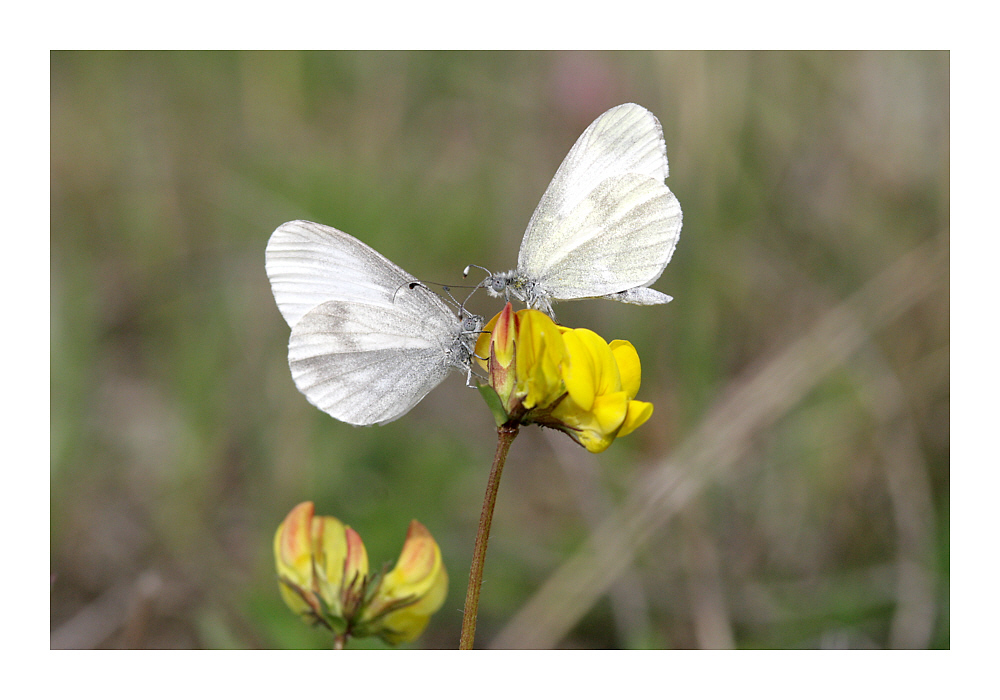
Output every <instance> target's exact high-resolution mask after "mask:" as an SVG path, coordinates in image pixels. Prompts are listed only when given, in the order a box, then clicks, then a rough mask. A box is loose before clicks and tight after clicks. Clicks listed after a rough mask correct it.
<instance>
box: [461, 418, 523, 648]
mask: <svg viewBox="0 0 1000 700" xmlns="http://www.w3.org/2000/svg"><path fill="white" fill-rule="evenodd" d="M519 429H520V425H519V424H518V423H515V422H514V421H508V422H507V423H504V424H503V425H501V426H499V427H498V428H497V451H496V454H495V455H494V457H493V466H492V467H491V468H490V478H489V481H488V482H487V483H486V496H485V497H484V498H483V512H482V514H481V515H480V516H479V531H478V532H477V533H476V546H475V549H474V550H473V552H472V568H471V569H470V570H469V588H468V590H467V591H466V594H465V611H464V614H463V615H462V638H461V640H460V641H459V644H458V648H459V649H472V644H473V641H474V639H475V637H476V617H477V616H478V615H479V589H480V588H481V587H482V585H483V566H484V565H485V564H486V545H487V544H488V543H489V539H490V525H491V524H492V523H493V507H494V506H495V505H496V502H497V491H498V490H499V489H500V474H501V473H502V472H503V465H504V462H506V461H507V452H508V451H509V450H510V445H511V443H513V442H514V438H516V437H517V432H518V430H519Z"/></svg>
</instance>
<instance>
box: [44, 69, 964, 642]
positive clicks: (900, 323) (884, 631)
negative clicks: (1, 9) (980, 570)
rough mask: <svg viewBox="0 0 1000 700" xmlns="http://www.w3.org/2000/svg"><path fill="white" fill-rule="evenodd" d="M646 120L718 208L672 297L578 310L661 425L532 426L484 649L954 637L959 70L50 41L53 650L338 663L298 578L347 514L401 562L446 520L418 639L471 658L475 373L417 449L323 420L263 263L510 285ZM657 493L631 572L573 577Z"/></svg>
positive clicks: (433, 406)
mask: <svg viewBox="0 0 1000 700" xmlns="http://www.w3.org/2000/svg"><path fill="white" fill-rule="evenodd" d="M628 101H633V102H638V103H640V104H642V105H643V106H645V107H647V108H649V109H650V110H652V111H653V113H654V114H656V115H657V116H658V117H659V119H660V121H661V123H662V125H663V131H664V135H665V139H666V142H667V152H668V156H669V161H670V178H669V180H668V181H667V184H668V185H669V186H670V188H671V189H672V190H673V192H674V193H675V194H676V195H677V197H678V199H679V201H680V203H681V206H682V208H683V211H684V227H683V231H682V234H681V239H680V243H679V245H678V247H677V251H676V254H675V255H674V257H673V260H672V261H671V263H670V265H669V266H668V267H667V269H666V271H665V273H664V275H663V276H662V277H661V279H660V280H659V281H658V282H657V283H656V284H655V287H656V288H657V289H659V290H661V291H663V292H666V293H668V294H671V295H673V296H674V298H675V300H674V301H673V303H671V304H669V305H667V306H662V307H645V308H642V307H630V306H625V305H622V304H615V303H612V302H606V301H580V302H572V303H563V304H559V305H557V307H556V312H557V313H558V314H559V320H560V321H561V322H563V323H564V324H566V325H570V326H585V327H588V328H592V329H594V330H595V331H597V332H598V333H600V334H601V335H602V336H604V337H605V338H607V339H608V340H610V339H613V338H626V339H629V340H631V341H632V342H633V344H634V345H635V346H636V348H637V350H638V352H639V356H640V357H641V359H642V362H643V378H642V389H641V391H640V393H639V396H638V398H639V399H641V400H646V401H652V402H653V403H654V404H655V407H656V408H655V413H654V415H653V417H652V419H651V420H650V422H649V423H647V424H646V425H645V426H643V427H642V428H641V429H639V430H638V431H637V432H635V433H633V434H632V435H630V436H628V437H626V438H623V439H621V440H620V441H618V442H616V443H615V444H614V445H613V446H612V447H611V449H609V450H608V451H607V452H605V453H603V454H601V455H598V456H592V455H590V454H588V453H586V452H585V451H584V450H583V449H582V448H579V447H576V446H575V445H574V444H573V443H572V442H571V441H570V440H569V439H568V438H567V437H565V436H563V435H561V434H558V433H552V432H548V431H545V432H543V431H542V430H540V429H538V428H537V427H531V428H526V429H524V430H522V433H521V435H520V436H519V438H518V439H517V441H516V442H515V443H514V446H513V449H512V451H511V454H510V458H509V459H508V462H507V467H506V470H505V472H504V476H503V483H502V484H501V488H500V495H499V499H498V506H497V512H496V516H495V519H494V523H493V535H492V538H491V543H490V549H489V557H488V560H487V565H486V578H485V583H484V586H483V593H482V600H481V608H480V615H479V626H478V633H477V646H480V647H488V646H491V645H496V646H556V647H560V648H699V647H702V648H725V647H737V648H761V647H763V648H800V647H805V648H828V647H864V648H884V647H932V648H947V647H949V645H950V625H949V602H948V600H949V546H948V540H949V526H948V523H949V441H950V437H949V412H950V388H949V312H948V308H949V307H948V304H949V293H948V269H947V260H948V255H947V251H948V236H949V224H948V221H949V157H950V154H949V138H950V134H949V128H950V127H949V56H948V54H947V53H945V52H941V53H646V52H642V53H639V52H628V53H603V52H602V53H576V52H545V53H541V52H539V53H522V52H512V53H493V52H487V53H465V52H427V53H406V52H390V53H384V52H344V53H228V52H226V53H215V52H211V53H209V52H206V53H202V52H197V53H160V52H142V53H97V52H87V53H77V52H56V53H53V54H52V55H51V221H52V231H51V292H52V294H51V300H52V301H51V574H52V580H53V583H52V590H51V609H50V618H51V644H52V646H53V647H59V648H64V647H69V648H121V647H139V648H176V647H180V648H303V647H306V648H313V647H315V648H324V647H328V646H329V644H330V640H329V638H328V637H327V636H326V635H325V634H323V633H322V632H320V631H317V630H311V629H308V628H306V627H304V626H303V625H302V624H301V623H300V622H299V620H298V619H297V618H296V617H294V616H293V615H292V614H291V613H290V612H289V611H288V610H287V609H286V608H285V607H284V604H283V603H282V601H281V600H280V598H279V596H278V592H277V588H276V583H275V577H274V569H273V562H272V554H271V540H272V536H273V533H274V530H275V528H276V527H277V525H278V523H279V522H280V521H281V520H282V518H283V517H284V516H285V514H286V513H287V512H288V510H289V509H290V508H291V507H292V506H294V505H295V504H296V503H299V502H300V501H303V500H313V501H315V502H316V505H317V512H318V513H321V514H329V515H335V516H337V517H339V518H340V519H341V520H343V521H345V522H346V523H348V524H349V525H351V526H352V527H354V528H355V529H356V530H357V531H358V532H359V533H360V534H361V536H362V537H363V539H364V540H365V543H366V546H367V548H368V552H369V556H370V557H371V560H372V562H373V565H376V566H377V565H378V564H380V563H381V562H384V561H392V560H394V559H395V558H396V556H397V555H398V553H399V549H400V547H401V545H402V541H403V537H404V534H405V532H406V528H407V525H408V523H409V521H410V519H411V518H417V519H418V520H420V521H421V522H423V523H424V524H425V525H426V526H427V527H428V528H429V529H430V531H431V532H432V533H433V535H434V536H435V538H436V539H437V541H438V543H439V544H440V546H441V548H442V551H443V554H444V558H445V562H446V565H447V568H448V571H449V574H450V577H451V588H450V591H449V595H448V600H447V601H446V603H445V605H444V607H443V608H442V609H441V611H440V612H438V613H437V615H435V617H434V618H433V619H432V621H431V624H430V626H429V628H428V630H427V632H426V633H425V635H424V636H423V637H422V638H421V639H420V640H418V641H417V642H416V643H415V644H413V645H411V646H416V647H426V648H455V647H457V643H458V636H459V628H460V624H461V608H462V604H463V601H464V596H465V582H466V579H467V576H468V566H469V560H470V557H471V553H472V545H473V540H474V537H475V529H476V525H477V522H478V517H479V510H480V506H481V499H482V495H483V490H484V488H485V483H486V476H487V473H488V470H489V464H490V461H491V458H492V454H493V449H494V444H495V432H494V427H493V423H492V419H491V416H490V414H489V411H488V410H487V408H486V406H485V405H484V404H483V403H482V400H481V399H480V397H479V396H478V394H477V393H476V392H474V391H471V390H469V389H467V388H466V387H465V386H464V385H463V384H464V382H463V381H462V380H461V378H460V377H459V376H458V375H457V374H455V375H453V376H451V377H449V379H448V380H447V381H446V382H445V383H444V384H442V386H441V387H439V388H438V389H436V390H435V391H434V392H432V393H431V394H430V395H429V396H428V397H427V398H426V399H425V400H424V401H423V402H422V403H421V404H420V405H419V406H418V407H417V408H416V409H414V410H413V411H412V412H410V413H409V414H407V415H406V416H404V417H403V418H402V419H400V420H398V421H396V422H395V423H392V424H390V425H387V426H382V427H372V428H354V427H351V426H347V425H343V424H340V423H338V422H337V421H335V420H333V419H332V418H329V417H328V416H326V415H325V414H323V413H321V412H320V411H318V410H317V409H315V408H313V407H312V406H310V405H309V404H308V403H307V402H306V400H305V399H304V397H303V396H302V395H300V394H299V392H298V391H297V390H296V388H295V386H294V384H293V383H292V380H291V377H290V374H289V370H288V366H287V350H286V344H287V341H288V334H289V329H288V327H287V326H286V325H285V324H284V322H283V320H282V318H281V316H280V315H279V313H278V310H277V308H276V307H275V305H274V300H273V298H272V296H271V293H270V289H269V285H268V281H267V278H266V276H265V274H264V247H265V245H266V243H267V240H268V237H269V235H270V233H271V232H272V231H273V230H274V228H275V227H277V226H278V225H279V224H281V223H282V222H284V221H287V220H291V219H297V218H305V219H311V220H314V221H318V222H321V223H325V224H328V225H331V226H335V227H337V228H340V229H342V230H344V231H347V232H348V233H351V234H352V235H354V236H356V237H358V238H359V239H361V240H363V241H364V242H366V243H368V244H369V245H371V246H372V247H374V248H375V249H376V250H378V251H380V252H381V253H383V254H384V255H385V256H387V257H388V258H389V259H391V260H393V261H395V262H396V263H398V264H400V265H401V266H402V267H404V268H405V269H406V270H407V271H409V272H410V273H412V274H414V275H415V276H418V277H420V278H422V279H425V280H429V281H434V282H443V283H451V284H459V283H461V281H462V280H461V274H460V273H461V270H462V268H463V267H464V266H465V265H467V264H469V263H476V264H480V265H484V266H486V267H489V268H491V269H494V270H496V269H508V268H510V267H512V266H513V265H514V263H515V261H516V256H517V248H518V245H519V243H520V239H521V235H522V233H523V231H524V227H525V225H526V223H527V221H528V219H529V217H530V216H531V213H532V211H533V210H534V207H535V205H536V204H537V202H538V199H539V197H540V196H541V194H542V192H543V191H544V189H545V187H546V185H547V183H548V181H549V179H550V178H551V177H552V175H553V174H554V172H555V170H556V168H557V167H558V165H559V163H560V162H561V160H562V158H563V156H564V155H565V154H566V152H567V151H568V150H569V148H570V146H571V145H572V144H573V142H574V141H575V139H576V137H577V136H578V135H579V134H580V133H581V132H582V130H583V129H584V128H586V126H587V125H588V124H589V123H590V122H591V121H592V120H593V119H594V118H595V117H597V116H598V115H599V114H600V113H601V112H603V111H604V110H606V109H607V108H609V107H612V106H614V105H616V104H619V103H622V102H628ZM913 251H918V253H920V251H923V252H924V253H927V255H923V257H920V259H919V261H918V264H915V267H912V268H906V269H905V270H904V272H903V277H902V279H904V280H907V281H908V283H907V284H903V285H902V286H900V285H899V284H898V282H897V283H896V284H895V286H894V285H893V284H892V283H886V284H882V285H880V283H879V282H878V280H879V279H882V278H880V277H879V276H880V275H881V274H882V272H883V271H884V270H889V269H893V266H894V265H896V264H897V262H898V261H899V260H903V259H908V258H907V257H906V256H908V255H910V254H911V253H912V252H913ZM928 251H930V253H928ZM476 279H478V278H476ZM873 280H874V282H873ZM909 282H912V284H909ZM873 285H874V286H873ZM862 289H867V290H868V291H867V292H863V293H862V294H863V296H861V297H856V296H852V295H854V294H855V293H856V292H858V290H862ZM877 304H886V305H888V306H890V307H892V309H893V310H892V312H891V313H888V312H887V313H882V314H880V313H876V312H871V313H870V311H871V309H872V308H873V307H874V306H876V305H877ZM471 307H472V308H473V309H474V310H476V311H478V312H479V313H483V314H486V315H492V314H493V313H495V312H496V311H498V310H499V304H498V303H497V302H496V300H492V299H488V298H487V297H486V296H485V295H483V294H482V293H480V294H478V295H477V296H476V297H475V298H474V299H473V301H472V302H471ZM827 321H835V322H839V323H841V324H842V325H843V327H844V328H849V329H853V330H852V331H851V332H852V333H854V335H853V336H852V335H850V333H848V334H846V335H845V333H846V332H845V333H841V334H839V335H838V334H837V333H834V332H832V331H831V333H829V334H828V335H823V334H822V332H817V328H823V325H822V324H823V323H825V322H827ZM846 337H851V338H854V339H855V340H854V341H853V345H852V343H851V342H848V341H846V340H844V338H846ZM802 343H805V345H802ZM810 343H811V344H810ZM797 344H798V345H797ZM788 348H799V350H800V351H799V352H798V353H797V354H796V353H792V354H790V355H789V354H786V350H787V349H788ZM845 348H846V349H845ZM838 352H839V353H841V355H838V354H837V353H838ZM824 353H830V354H831V357H832V359H830V360H829V361H828V362H825V361H824V359H823V358H824V357H826V355H825V354H824ZM754 378H757V380H758V381H756V383H755V382H754V381H753V380H754ZM741 392H742V393H741ZM736 399H739V400H738V401H737V400H736ZM727 402H728V403H727ZM734 402H735V403H734ZM741 402H742V403H741ZM772 403H773V404H774V405H773V406H772V405H771V404H772ZM769 406H770V408H766V410H765V409H764V408H762V407H769ZM713 416H714V417H715V418H713ZM741 421H742V423H741ZM657 480H659V481H657ZM651 483H660V484H663V487H662V490H661V491H662V494H661V491H657V494H660V495H662V498H663V499H664V500H661V501H657V502H655V503H654V505H653V506H651V507H649V508H646V510H645V511H644V512H645V515H644V516H642V517H643V518H645V520H643V521H642V527H640V528H638V529H637V530H636V531H637V532H638V531H640V530H641V533H642V534H641V536H635V537H632V535H631V534H630V535H629V536H628V537H626V538H625V545H624V546H618V547H617V548H616V555H617V556H619V557H624V561H625V564H623V565H622V566H621V567H620V571H619V570H617V569H616V570H615V572H614V574H613V575H610V576H609V577H610V578H611V579H612V580H611V581H608V582H606V584H605V585H601V584H594V585H591V587H590V595H589V596H583V595H582V594H581V593H580V590H579V589H578V588H574V587H573V586H574V585H576V584H578V583H579V585H580V586H583V587H586V585H590V584H587V581H590V580H591V579H594V578H600V577H601V576H606V573H607V570H606V568H605V570H603V571H598V570H596V569H597V568H600V567H595V566H591V567H590V568H588V567H587V566H583V567H582V568H581V569H580V570H579V571H577V573H575V574H573V575H571V576H568V577H564V578H563V579H560V578H559V577H558V576H557V575H556V573H557V572H558V571H559V570H561V567H565V565H566V564H567V562H572V561H577V562H580V561H585V559H581V557H585V553H586V552H587V551H589V550H588V549H587V547H588V546H589V545H587V544H586V543H587V542H588V541H589V540H588V537H590V535H591V533H593V532H599V531H600V530H601V528H602V527H606V525H607V523H608V522H612V521H609V520H608V518H614V517H619V516H621V517H625V516H627V515H628V514H629V513H633V514H634V513H635V512H636V510H635V507H634V503H635V501H636V498H640V497H643V496H644V494H645V495H648V494H649V493H650V489H649V484H651ZM663 494H665V495H663ZM658 497H659V496H658ZM630 504H633V505H630ZM637 527H638V526H637ZM629 532H631V531H629ZM566 571H569V570H566ZM581 571H582V572H584V573H583V574H582V575H581V574H580V572H581ZM570 573H572V572H570ZM588 577H589V578H588ZM606 577H607V576H606ZM561 580H562V581H566V580H568V581H570V582H571V583H572V585H570V584H567V583H561V582H560V581H561ZM591 583H592V581H591ZM585 584H586V585H585ZM595 586H596V587H595ZM543 589H545V590H546V591H547V597H546V596H545V595H541V591H543ZM532 601H534V604H535V605H541V609H542V610H543V611H544V612H545V614H537V613H535V612H534V608H532V607H531V605H532V604H533V603H532ZM525 611H529V613H526V612H525ZM519 612H520V613H521V615H520V617H518V613H519ZM550 613H551V614H550ZM526 614H527V615H528V617H529V618H530V619H529V620H528V621H527V624H524V620H525V616H526ZM554 618H558V620H557V621H555V622H553V621H552V620H553V619H554ZM518 620H521V623H520V624H519V623H518V622H517V621H518ZM352 646H354V647H372V648H381V647H382V646H383V645H381V643H379V642H359V643H354V644H352Z"/></svg>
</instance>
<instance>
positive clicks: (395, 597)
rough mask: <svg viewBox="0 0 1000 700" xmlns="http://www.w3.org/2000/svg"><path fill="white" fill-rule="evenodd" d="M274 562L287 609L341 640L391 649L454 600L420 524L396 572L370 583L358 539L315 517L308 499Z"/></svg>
mask: <svg viewBox="0 0 1000 700" xmlns="http://www.w3.org/2000/svg"><path fill="white" fill-rule="evenodd" d="M274 560H275V565H276V568H277V572H278V586H279V588H280V590H281V596H282V598H283V599H284V601H285V603H286V604H287V605H288V607H289V608H291V609H292V611H293V612H295V613H296V614H298V615H300V616H301V617H302V618H303V619H304V620H305V621H306V622H308V623H310V624H322V625H324V626H326V627H328V628H329V629H331V630H332V631H333V632H334V633H336V634H338V635H349V636H353V637H364V636H371V635H378V636H380V637H382V638H383V639H384V640H385V641H387V642H389V643H390V644H398V643H399V642H410V641H413V640H414V639H416V638H417V637H419V636H420V634H421V633H422V632H423V631H424V628H425V627H427V623H428V621H429V620H430V616H431V615H432V614H433V613H435V612H436V611H437V610H438V608H440V607H441V605H442V604H443V603H444V599H445V597H446V596H447V594H448V574H447V572H446V571H445V569H444V565H443V563H442V560H441V550H440V549H439V548H438V545H437V543H436V542H435V541H434V538H433V537H431V534H430V533H429V532H428V531H427V528H425V527H424V526H423V525H421V524H420V523H418V522H417V521H416V520H414V521H412V522H411V523H410V528H409V530H408V531H407V533H406V541H405V542H404V543H403V551H402V553H401V554H400V556H399V560H398V562H397V563H396V566H395V568H393V569H392V570H391V571H389V572H388V573H385V574H384V575H382V576H381V577H379V576H374V577H369V575H368V553H367V551H366V550H365V545H364V543H363V542H362V541H361V537H360V536H359V535H358V533H357V532H355V531H354V530H353V529H351V528H350V527H347V526H345V525H344V524H343V523H341V522H340V521H339V520H337V519H336V518H334V517H331V516H317V515H315V510H314V506H313V504H312V503H311V502H309V501H307V502H305V503H300V504H299V505H297V506H295V508H293V509H292V510H291V512H289V514H288V515H287V516H286V517H285V520H284V521H283V522H282V523H281V525H279V526H278V530H277V532H275V534H274Z"/></svg>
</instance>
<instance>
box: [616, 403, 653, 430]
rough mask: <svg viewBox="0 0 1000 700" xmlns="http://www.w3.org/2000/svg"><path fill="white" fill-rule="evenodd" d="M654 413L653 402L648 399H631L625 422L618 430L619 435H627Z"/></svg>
mask: <svg viewBox="0 0 1000 700" xmlns="http://www.w3.org/2000/svg"><path fill="white" fill-rule="evenodd" d="M652 415H653V404H651V403H648V402H646V401H629V402H628V413H627V414H626V415H625V422H624V423H622V427H621V428H620V429H619V430H618V437H625V436H626V435H628V434H629V433H631V432H632V431H633V430H635V429H636V428H638V427H639V426H640V425H642V424H643V423H645V422H646V421H648V420H649V417H650V416H652Z"/></svg>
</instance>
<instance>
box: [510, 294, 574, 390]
mask: <svg viewBox="0 0 1000 700" xmlns="http://www.w3.org/2000/svg"><path fill="white" fill-rule="evenodd" d="M518 315H519V316H520V317H521V323H520V327H519V328H518V330H517V341H516V355H517V359H516V373H517V385H516V388H515V392H516V393H517V394H518V395H519V396H522V397H523V400H522V403H523V405H524V407H525V408H528V409H531V408H534V407H535V406H545V405H547V404H549V403H551V402H552V401H555V400H556V399H557V398H558V397H559V396H560V395H561V394H562V393H563V381H562V377H561V376H560V373H559V368H560V365H562V363H563V359H564V357H565V355H566V349H565V345H564V343H563V339H562V333H560V332H559V328H558V327H557V326H556V324H555V323H554V322H553V321H552V319H551V318H549V317H548V316H546V315H545V314H543V313H542V312H541V311H535V310H532V309H528V310H524V311H519V312H518Z"/></svg>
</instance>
